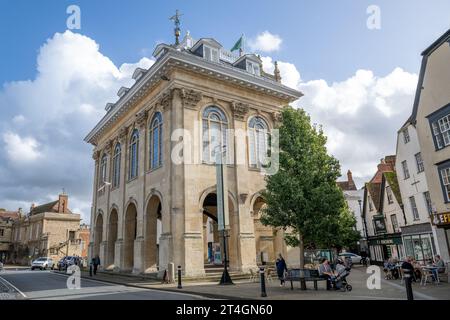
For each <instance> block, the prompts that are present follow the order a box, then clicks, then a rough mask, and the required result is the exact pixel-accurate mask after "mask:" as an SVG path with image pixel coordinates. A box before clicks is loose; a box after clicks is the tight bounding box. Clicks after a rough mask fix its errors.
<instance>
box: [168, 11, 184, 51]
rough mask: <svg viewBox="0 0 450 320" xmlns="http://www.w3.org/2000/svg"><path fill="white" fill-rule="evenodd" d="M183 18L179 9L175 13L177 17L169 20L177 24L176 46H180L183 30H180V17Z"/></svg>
mask: <svg viewBox="0 0 450 320" xmlns="http://www.w3.org/2000/svg"><path fill="white" fill-rule="evenodd" d="M181 16H182V14H180V12H179V11H178V9H177V10H176V11H175V15H174V16H172V17H170V18H169V19H170V20H172V21H173V22H174V23H175V44H176V45H179V44H180V41H179V37H180V34H181V29H180V17H181Z"/></svg>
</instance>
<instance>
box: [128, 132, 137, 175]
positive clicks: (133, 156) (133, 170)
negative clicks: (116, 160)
mask: <svg viewBox="0 0 450 320" xmlns="http://www.w3.org/2000/svg"><path fill="white" fill-rule="evenodd" d="M138 161H139V131H138V130H137V129H134V131H133V134H132V135H131V140H130V157H129V163H130V166H129V171H128V179H129V180H131V179H134V178H136V177H137V175H138Z"/></svg>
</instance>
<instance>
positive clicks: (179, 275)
mask: <svg viewBox="0 0 450 320" xmlns="http://www.w3.org/2000/svg"><path fill="white" fill-rule="evenodd" d="M178 289H183V287H182V286H181V266H178Z"/></svg>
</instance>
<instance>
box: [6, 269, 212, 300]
mask: <svg viewBox="0 0 450 320" xmlns="http://www.w3.org/2000/svg"><path fill="white" fill-rule="evenodd" d="M16 269H17V270H16ZM68 278H69V277H68V276H67V275H65V274H60V273H56V272H52V271H40V270H35V271H31V270H30V269H29V268H26V269H23V268H8V269H6V270H3V271H2V272H1V273H0V300H24V299H25V300H200V299H205V297H202V296H197V295H191V294H186V293H183V292H168V291H161V290H152V289H150V288H138V287H133V286H128V285H124V284H112V283H109V282H103V281H100V280H97V279H87V278H81V279H80V288H79V289H69V288H68V285H67V283H68Z"/></svg>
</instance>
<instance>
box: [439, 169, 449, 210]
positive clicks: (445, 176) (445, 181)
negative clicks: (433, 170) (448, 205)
mask: <svg viewBox="0 0 450 320" xmlns="http://www.w3.org/2000/svg"><path fill="white" fill-rule="evenodd" d="M441 182H442V186H443V191H444V196H445V197H446V199H445V201H446V202H450V167H448V168H444V169H441Z"/></svg>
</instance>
